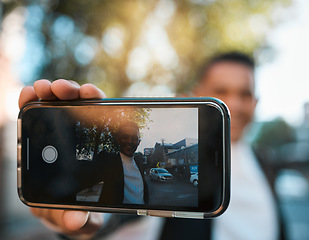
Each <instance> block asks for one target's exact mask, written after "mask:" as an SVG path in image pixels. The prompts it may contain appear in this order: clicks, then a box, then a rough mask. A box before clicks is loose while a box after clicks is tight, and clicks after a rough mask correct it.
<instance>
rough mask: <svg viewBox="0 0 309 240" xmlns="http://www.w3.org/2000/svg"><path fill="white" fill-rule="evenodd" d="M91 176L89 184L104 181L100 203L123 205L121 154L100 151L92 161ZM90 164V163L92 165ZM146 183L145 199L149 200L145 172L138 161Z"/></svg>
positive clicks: (88, 180)
mask: <svg viewBox="0 0 309 240" xmlns="http://www.w3.org/2000/svg"><path fill="white" fill-rule="evenodd" d="M90 164H91V170H90V171H89V170H87V172H91V174H90V176H88V177H87V178H88V179H87V185H88V186H91V185H94V184H96V183H98V182H101V181H103V182H104V183H103V187H102V191H101V195H100V198H99V205H110V206H121V205H122V203H123V196H124V174H123V166H122V160H121V157H120V154H113V153H108V152H105V151H102V152H100V153H99V154H98V155H97V157H96V158H95V159H94V161H93V162H92V163H91V162H90ZM90 164H89V165H90ZM136 165H137V166H138V168H139V171H140V173H141V176H142V178H143V183H144V201H145V203H147V202H148V187H147V183H146V182H145V179H144V174H143V171H142V169H141V166H140V164H139V163H138V162H136Z"/></svg>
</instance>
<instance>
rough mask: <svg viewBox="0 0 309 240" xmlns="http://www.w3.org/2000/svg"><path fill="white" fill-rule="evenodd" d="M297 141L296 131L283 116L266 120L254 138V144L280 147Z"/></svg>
mask: <svg viewBox="0 0 309 240" xmlns="http://www.w3.org/2000/svg"><path fill="white" fill-rule="evenodd" d="M295 141H296V133H295V130H294V129H293V127H291V126H290V125H289V124H288V123H287V122H286V121H284V120H283V119H282V118H276V119H274V120H272V121H269V122H265V123H263V125H262V126H261V128H260V131H259V132H258V135H257V136H256V138H255V139H254V144H255V145H257V146H260V147H267V148H273V149H275V148H278V147H280V146H283V145H284V144H287V143H292V142H295Z"/></svg>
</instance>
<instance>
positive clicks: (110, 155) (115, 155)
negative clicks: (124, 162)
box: [95, 150, 121, 162]
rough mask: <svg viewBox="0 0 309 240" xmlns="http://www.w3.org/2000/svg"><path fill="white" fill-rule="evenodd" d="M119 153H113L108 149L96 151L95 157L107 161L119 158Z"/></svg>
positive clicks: (97, 159)
mask: <svg viewBox="0 0 309 240" xmlns="http://www.w3.org/2000/svg"><path fill="white" fill-rule="evenodd" d="M120 159H121V158H120V155H119V153H113V152H108V151H105V150H103V151H101V152H99V153H98V155H97V157H96V159H95V160H96V161H104V162H108V161H113V162H114V161H115V160H120Z"/></svg>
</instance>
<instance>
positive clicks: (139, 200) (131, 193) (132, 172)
mask: <svg viewBox="0 0 309 240" xmlns="http://www.w3.org/2000/svg"><path fill="white" fill-rule="evenodd" d="M120 156H121V160H122V166H123V176H124V195H123V203H129V204H144V183H143V178H142V175H141V173H140V171H139V169H138V167H137V165H136V163H135V161H134V159H133V157H132V158H130V157H128V156H126V155H124V154H122V153H120Z"/></svg>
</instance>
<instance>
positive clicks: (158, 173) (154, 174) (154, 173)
mask: <svg viewBox="0 0 309 240" xmlns="http://www.w3.org/2000/svg"><path fill="white" fill-rule="evenodd" d="M149 176H150V180H156V181H159V182H167V181H171V180H173V175H172V174H170V173H169V172H168V171H167V170H166V169H165V168H152V169H150V172H149Z"/></svg>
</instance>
